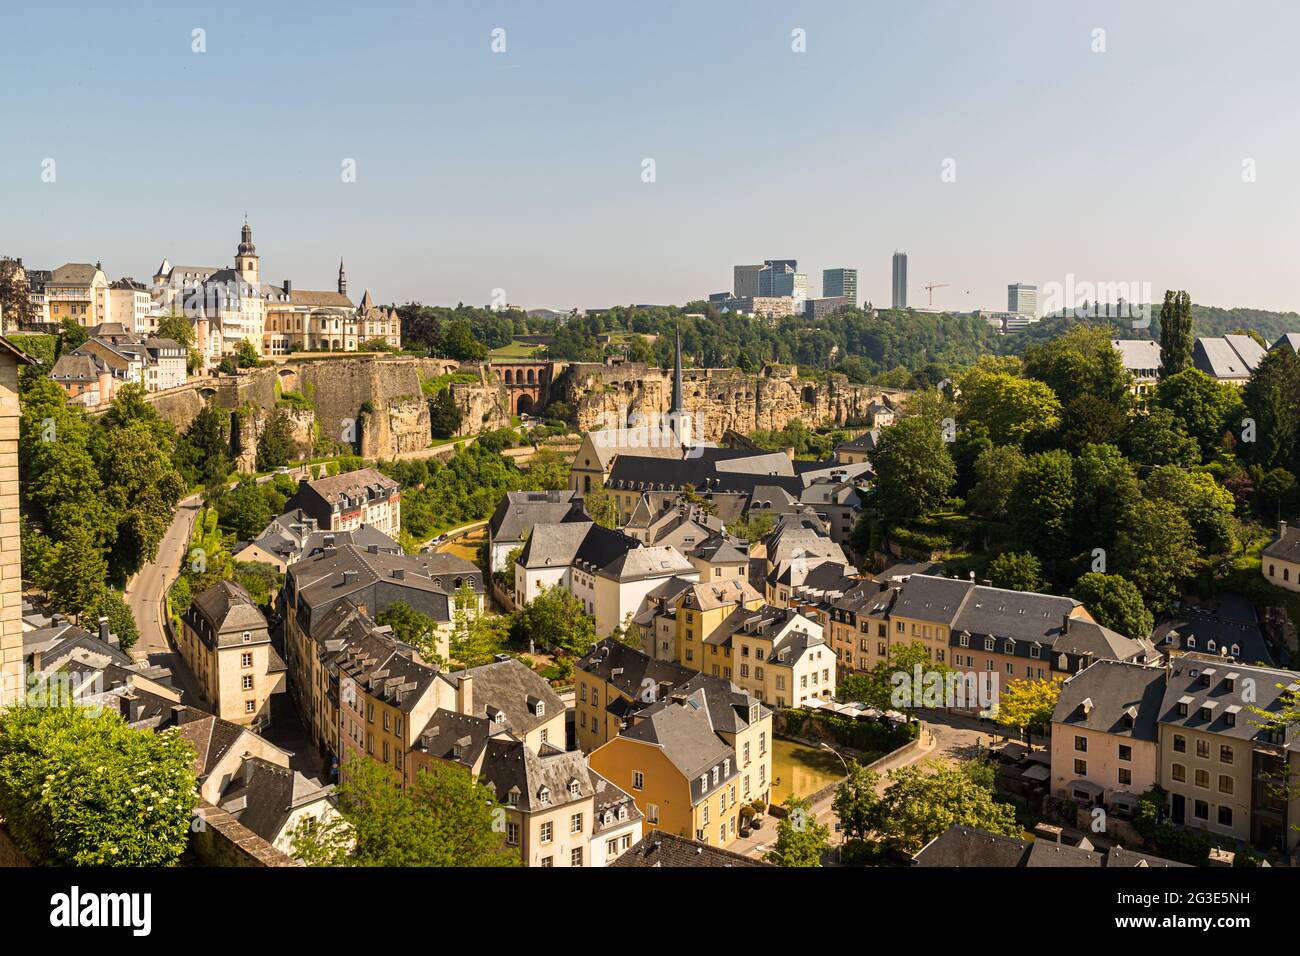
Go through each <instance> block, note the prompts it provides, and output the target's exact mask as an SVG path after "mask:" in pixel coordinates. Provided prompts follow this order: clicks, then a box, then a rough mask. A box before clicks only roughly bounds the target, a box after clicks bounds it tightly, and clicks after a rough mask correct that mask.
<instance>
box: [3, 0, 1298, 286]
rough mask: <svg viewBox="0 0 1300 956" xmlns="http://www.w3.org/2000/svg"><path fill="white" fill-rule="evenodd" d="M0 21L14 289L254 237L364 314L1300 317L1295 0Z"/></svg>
mask: <svg viewBox="0 0 1300 956" xmlns="http://www.w3.org/2000/svg"><path fill="white" fill-rule="evenodd" d="M4 22H5V28H4V29H3V30H0V84H2V85H3V88H4V89H6V90H7V91H9V96H8V97H7V98H6V104H5V120H4V123H3V126H2V127H0V255H9V256H20V257H22V258H23V260H24V262H25V264H26V265H28V266H29V267H35V268H53V267H54V266H57V265H60V264H62V263H64V262H69V261H72V262H94V261H97V260H98V261H102V263H103V265H104V268H105V271H106V272H107V273H108V275H109V277H110V278H118V277H121V276H124V275H130V276H134V277H135V278H138V279H142V280H144V281H148V279H149V277H150V276H152V275H153V273H154V271H155V270H156V269H157V267H158V264H159V263H160V262H161V261H162V259H163V258H164V257H167V258H169V259H170V261H171V262H172V263H173V264H178V263H180V264H191V265H225V264H229V263H230V262H231V260H232V259H233V256H234V252H235V246H236V244H237V243H238V241H239V229H240V226H241V225H242V223H243V218H244V214H245V212H247V215H248V218H249V222H250V224H251V225H252V227H253V236H254V240H255V242H256V245H257V250H258V253H259V254H260V256H261V265H262V279H263V281H268V282H276V283H279V282H281V281H282V280H284V279H290V280H292V282H293V284H294V286H295V288H303V289H330V288H333V285H334V281H335V276H336V273H337V269H338V262H339V259H340V257H342V258H343V259H344V260H345V262H346V265H347V270H348V277H349V291H350V292H351V293H352V295H353V298H354V299H357V298H359V296H360V293H361V291H362V290H363V289H369V290H371V292H372V294H373V296H374V297H375V299H376V300H377V301H380V302H398V303H400V302H405V301H411V300H414V301H421V302H425V303H428V304H455V303H456V302H459V301H463V302H466V303H469V304H476V305H483V304H487V303H489V302H491V301H492V300H493V298H494V296H498V297H503V298H504V300H505V301H508V302H509V303H511V304H517V305H521V306H524V307H527V308H538V307H553V308H564V309H568V308H572V307H575V306H576V307H579V308H591V307H597V306H607V305H613V304H619V303H623V304H626V303H632V302H636V303H681V302H685V301H688V300H690V299H695V298H703V297H705V296H707V295H708V294H709V293H711V292H719V291H724V290H728V289H730V288H731V281H732V266H733V265H734V264H737V263H750V262H760V261H762V260H763V259H776V258H794V259H798V261H799V265H800V270H801V271H804V272H807V273H808V275H809V280H810V284H811V286H812V290H813V292H814V293H815V294H816V293H818V292H819V291H820V287H821V271H822V269H825V268H833V267H841V266H843V267H850V268H857V269H858V270H859V290H860V295H861V298H862V299H863V300H864V301H865V300H871V301H873V302H874V303H876V304H877V305H882V304H888V301H889V294H890V257H891V255H892V253H893V252H894V250H896V249H901V250H905V251H906V252H907V253H908V255H909V264H910V270H909V271H910V275H909V287H910V288H909V296H910V299H911V303H912V304H913V305H922V304H924V301H925V297H926V292H925V291H924V290H923V289H922V288H921V287H922V286H923V285H925V284H927V283H935V284H945V285H944V287H942V288H937V289H935V290H934V292H933V294H934V305H935V307H936V308H937V307H945V308H950V309H963V310H964V309H970V308H976V307H984V308H994V309H999V308H1005V306H1006V286H1007V284H1008V283H1010V282H1031V283H1037V284H1039V285H1040V286H1041V287H1043V290H1044V296H1045V297H1046V296H1047V294H1049V293H1051V292H1053V291H1055V290H1061V289H1064V288H1066V287H1068V286H1070V285H1072V284H1073V285H1074V286H1075V287H1076V288H1077V287H1078V286H1079V284H1081V283H1086V282H1092V283H1108V284H1112V285H1113V284H1115V283H1123V284H1127V286H1126V287H1127V288H1130V289H1132V290H1135V291H1137V292H1140V290H1141V289H1143V288H1149V289H1150V295H1151V296H1153V297H1154V298H1155V300H1156V301H1159V299H1160V298H1161V297H1162V295H1163V290H1164V289H1165V288H1185V289H1187V290H1188V291H1189V292H1190V293H1191V294H1192V298H1193V300H1194V301H1196V302H1198V303H1202V304H1211V305H1219V306H1225V307H1229V306H1247V307H1253V308H1265V309H1278V310H1292V309H1298V308H1300V290H1297V287H1296V286H1297V283H1296V278H1295V265H1296V260H1297V252H1298V251H1300V250H1298V249H1297V245H1298V243H1300V239H1298V237H1297V222H1298V221H1300V217H1298V216H1297V213H1298V212H1300V116H1298V111H1297V106H1298V105H1300V95H1298V94H1300V71H1297V70H1296V68H1295V58H1294V37H1295V36H1296V34H1297V33H1300V4H1294V3H1290V2H1287V0H1278V2H1272V3H1262V2H1261V3H1253V2H1241V0H1233V2H1223V0H1221V2H1214V3H1211V2H1200V0H1177V2H1174V0H1142V2H1140V3H1134V2H1131V0H1125V2H1117V3H1110V2H1086V3H1085V2H1079V3H1063V2H1055V0H1024V2H1015V0H952V2H947V0H914V2H906V3H904V2H898V0H891V2H883V0H845V2H841V0H804V2H800V0H785V2H766V0H752V2H739V0H672V2H669V0H637V2H631V0H593V2H577V0H573V2H568V0H546V2H537V0H526V2H487V0H485V2H470V0H436V2H428V0H425V2H421V3H409V4H408V3H386V2H381V0H371V2H367V3H332V2H313V3H309V4H308V3H294V2H269V0H262V2H260V3H240V2H220V3H184V2H166V3H113V4H106V3H102V2H76V0H64V2H60V3H57V4H53V3H47V4H35V3H26V4H22V5H15V6H14V7H12V8H11V9H9V10H8V11H7V12H6V15H5V21H4ZM195 31H202V32H201V33H198V34H196V32H195ZM494 31H504V32H503V33H495V41H494ZM1098 31H1102V32H1098ZM196 36H197V39H196ZM503 41H504V50H503V51H501V52H496V51H494V49H493V45H494V42H495V45H496V46H497V47H498V49H499V48H500V47H501V45H502V42H503ZM196 47H203V49H202V51H201V52H200V51H196V49H195V48H196ZM799 47H802V50H799V49H797V48H799ZM647 160H652V161H653V167H652V171H653V176H650V175H649V173H648V167H647V164H646V161H647ZM50 161H53V162H52V164H51V162H50ZM353 168H354V169H355V176H353V177H349V176H347V175H346V174H347V172H348V170H349V169H353ZM50 178H52V179H53V181H46V180H48V179H50ZM349 178H351V179H352V180H353V181H345V180H347V179H349ZM647 179H650V180H652V181H646V180H647ZM496 290H502V291H501V292H499V293H498V292H497V291H496ZM1137 297H1138V296H1137V295H1133V294H1131V295H1128V296H1126V298H1129V299H1130V300H1132V299H1135V298H1137ZM1069 304H1073V303H1069Z"/></svg>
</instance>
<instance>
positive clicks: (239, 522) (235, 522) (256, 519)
mask: <svg viewBox="0 0 1300 956" xmlns="http://www.w3.org/2000/svg"><path fill="white" fill-rule="evenodd" d="M217 511H218V514H219V515H220V518H219V522H220V525H221V527H222V528H225V529H226V530H227V531H230V532H231V533H233V534H234V536H235V540H237V541H252V540H254V539H256V538H257V537H258V535H260V534H261V533H262V532H263V531H265V530H266V526H267V525H268V524H270V523H271V519H272V518H273V517H274V515H272V514H271V506H270V504H269V503H268V502H267V500H266V496H265V495H263V494H262V489H261V488H260V487H259V486H258V484H257V482H256V480H255V479H254V478H253V476H252V475H240V476H239V480H238V481H237V482H236V483H235V487H233V488H231V489H229V490H228V491H226V492H225V493H224V494H223V495H222V496H221V499H220V500H219V501H218V503H217Z"/></svg>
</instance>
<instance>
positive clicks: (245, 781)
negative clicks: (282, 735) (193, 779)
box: [220, 757, 334, 842]
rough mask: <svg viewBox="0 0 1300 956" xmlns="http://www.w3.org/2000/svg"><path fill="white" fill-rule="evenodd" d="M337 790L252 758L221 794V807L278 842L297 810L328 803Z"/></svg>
mask: <svg viewBox="0 0 1300 956" xmlns="http://www.w3.org/2000/svg"><path fill="white" fill-rule="evenodd" d="M333 792H334V787H333V786H331V785H326V784H324V783H321V782H320V781H319V780H309V779H308V778H307V777H305V776H303V775H302V774H301V773H299V772H298V771H297V770H292V769H290V768H289V767H281V766H279V765H278V764H273V763H271V762H270V761H269V760H265V759H263V758H261V757H248V758H246V759H245V760H244V763H243V765H242V766H241V767H240V774H239V776H238V777H236V778H235V781H234V782H233V783H232V784H231V785H230V786H229V787H227V789H226V791H225V792H224V793H222V794H221V800H220V804H221V808H222V809H223V810H226V811H227V812H230V813H231V814H232V815H233V816H234V817H235V819H236V820H238V821H239V822H240V823H241V824H243V825H244V826H246V827H247V828H248V829H250V830H252V831H253V832H254V833H256V834H257V835H258V836H260V837H261V838H262V839H264V840H266V841H268V842H274V841H275V840H276V839H277V838H278V837H279V836H280V834H281V832H282V831H283V830H284V827H285V824H286V823H288V822H289V816H290V814H292V813H293V811H294V810H296V809H297V808H299V807H301V806H304V805H306V804H309V803H315V802H316V801H318V800H326V799H329V798H330V795H331V794H332V793H333Z"/></svg>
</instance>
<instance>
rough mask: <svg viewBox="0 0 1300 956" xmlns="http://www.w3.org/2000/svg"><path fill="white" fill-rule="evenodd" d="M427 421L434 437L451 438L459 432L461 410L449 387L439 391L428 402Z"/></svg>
mask: <svg viewBox="0 0 1300 956" xmlns="http://www.w3.org/2000/svg"><path fill="white" fill-rule="evenodd" d="M429 421H430V425H431V427H432V429H433V436H434V437H435V438H451V437H453V436H455V435H458V434H460V426H461V411H460V408H459V407H458V406H457V405H456V399H455V398H453V397H452V394H451V389H450V388H445V389H443V390H442V391H440V392H439V393H438V394H437V396H436V397H435V398H434V399H433V401H432V402H430V403H429Z"/></svg>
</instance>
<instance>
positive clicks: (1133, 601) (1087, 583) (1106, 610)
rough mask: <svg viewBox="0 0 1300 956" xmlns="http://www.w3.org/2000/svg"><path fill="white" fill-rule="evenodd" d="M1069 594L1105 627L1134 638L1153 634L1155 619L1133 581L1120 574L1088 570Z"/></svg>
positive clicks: (1138, 638) (1139, 638)
mask: <svg viewBox="0 0 1300 956" xmlns="http://www.w3.org/2000/svg"><path fill="white" fill-rule="evenodd" d="M1070 596H1071V597H1072V598H1074V599H1075V600H1076V601H1079V602H1081V603H1082V604H1083V606H1084V607H1086V608H1087V609H1088V612H1089V613H1090V614H1091V615H1092V616H1093V619H1094V620H1096V622H1097V623H1098V624H1100V625H1101V626H1102V627H1108V628H1110V629H1111V630H1112V631H1116V632H1118V633H1120V634H1123V635H1125V636H1127V637H1131V638H1133V639H1134V640H1143V639H1145V638H1148V637H1150V636H1151V631H1152V629H1153V628H1154V627H1155V618H1154V617H1153V616H1152V614H1151V612H1150V611H1148V610H1147V608H1146V605H1145V604H1143V603H1142V594H1141V592H1140V591H1138V589H1137V587H1136V585H1134V584H1133V582H1132V581H1130V580H1128V579H1127V578H1125V577H1122V576H1120V575H1118V574H1103V573H1101V572H1100V571H1089V572H1088V573H1087V574H1085V575H1083V576H1082V577H1080V578H1079V580H1078V581H1076V582H1075V583H1074V587H1073V588H1071V589H1070Z"/></svg>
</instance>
